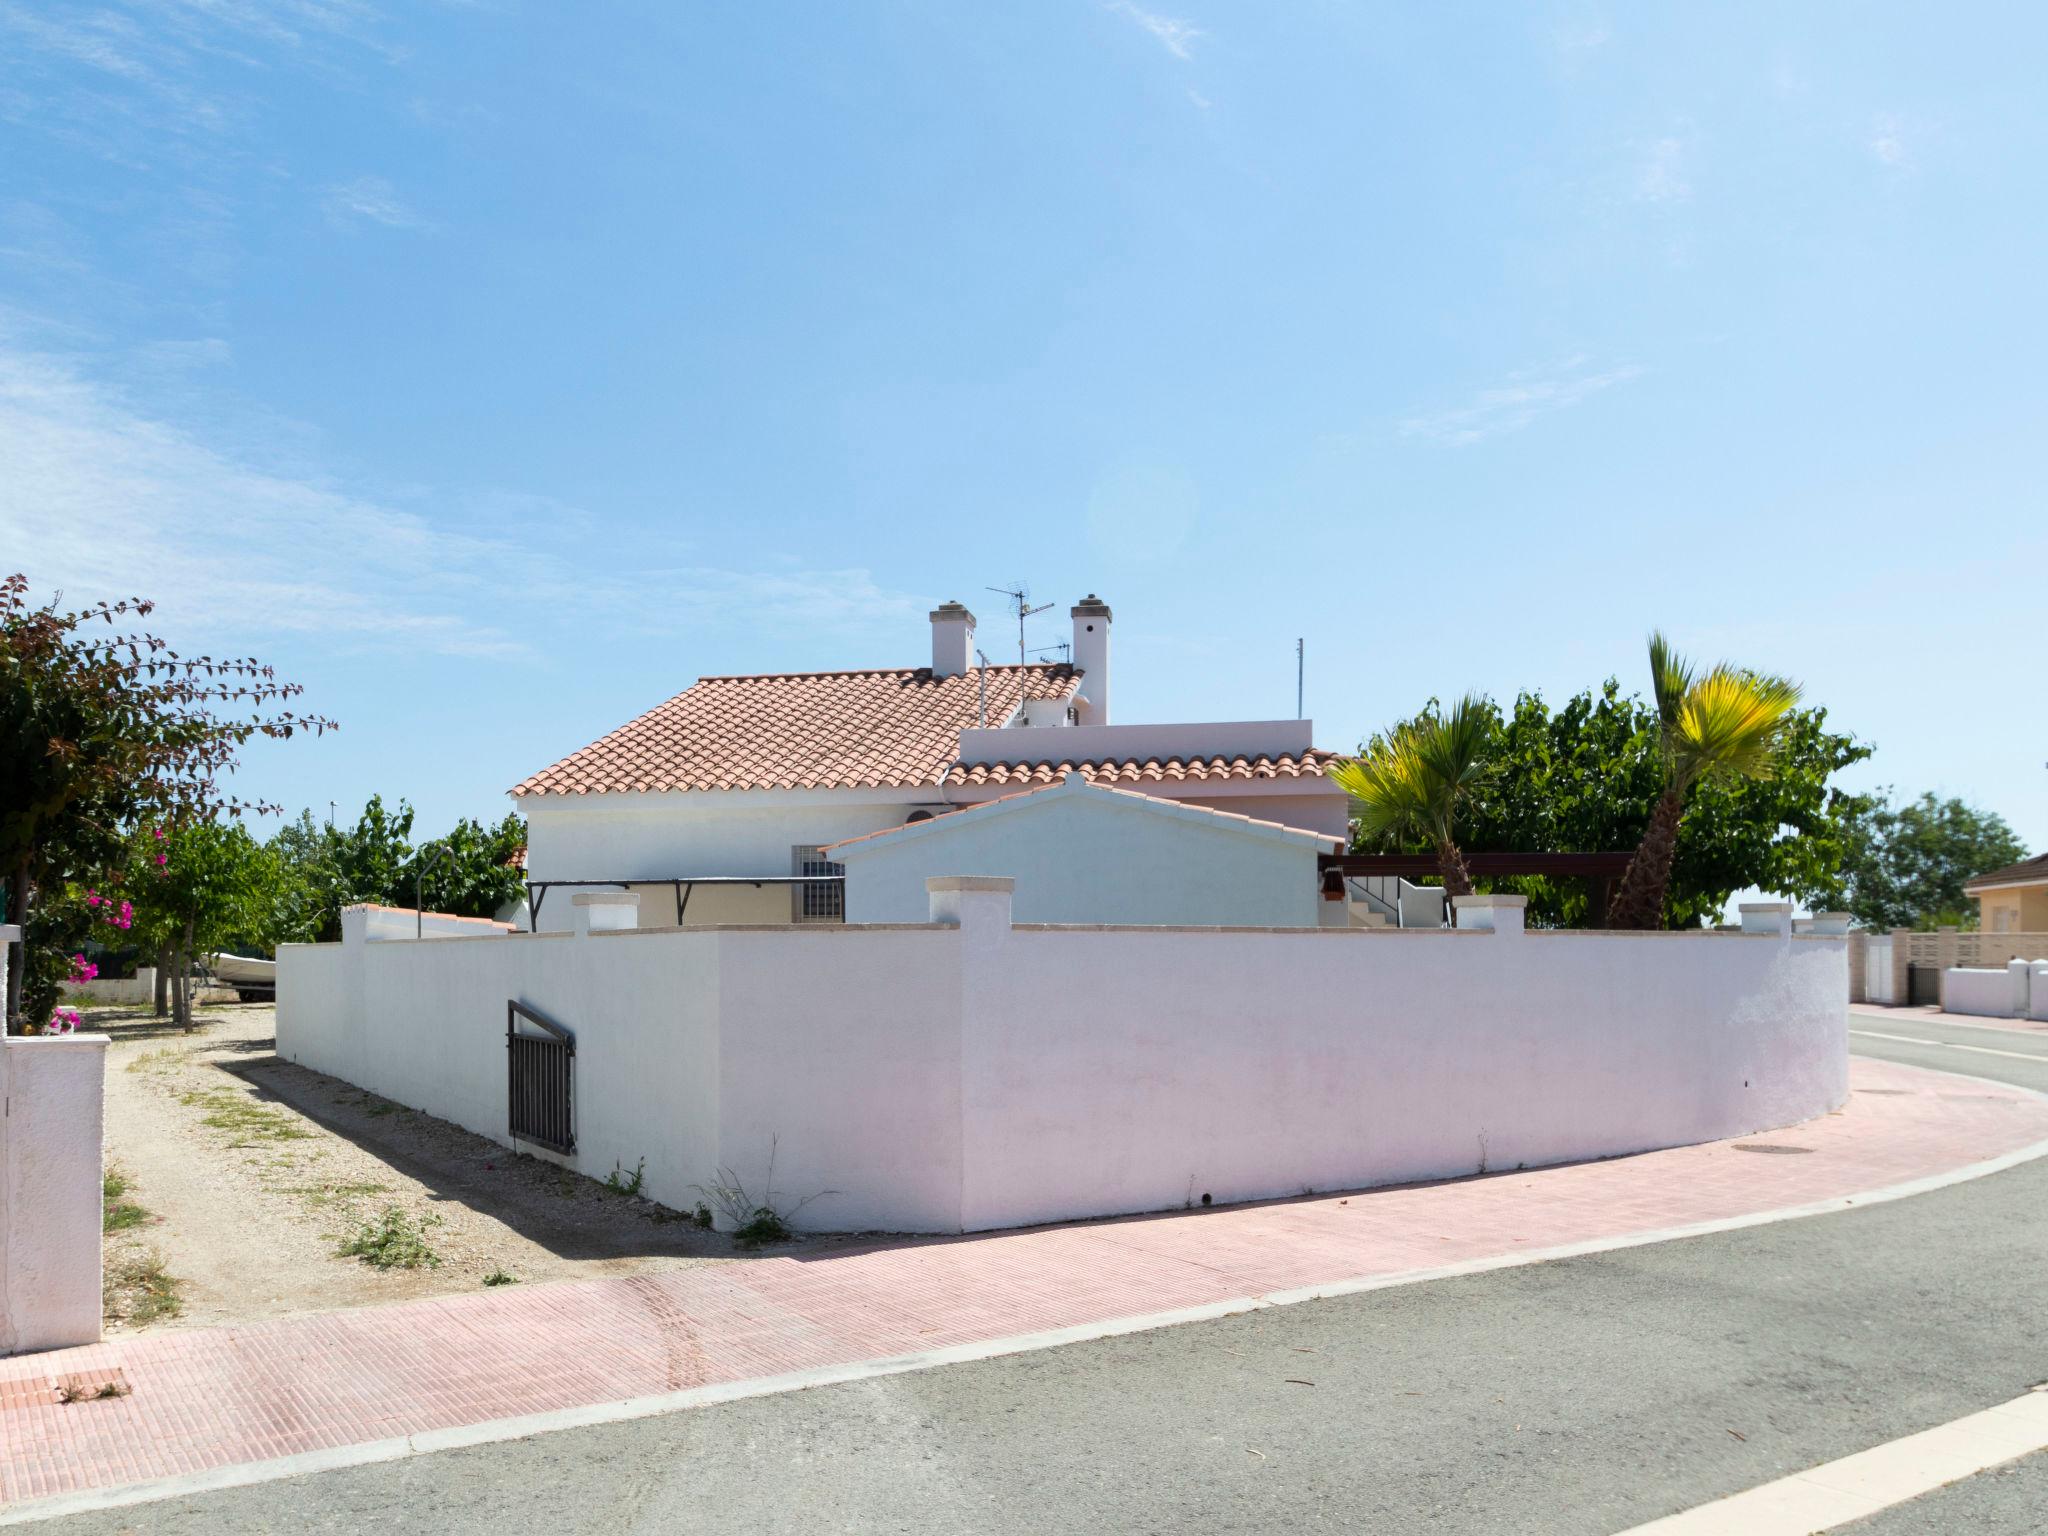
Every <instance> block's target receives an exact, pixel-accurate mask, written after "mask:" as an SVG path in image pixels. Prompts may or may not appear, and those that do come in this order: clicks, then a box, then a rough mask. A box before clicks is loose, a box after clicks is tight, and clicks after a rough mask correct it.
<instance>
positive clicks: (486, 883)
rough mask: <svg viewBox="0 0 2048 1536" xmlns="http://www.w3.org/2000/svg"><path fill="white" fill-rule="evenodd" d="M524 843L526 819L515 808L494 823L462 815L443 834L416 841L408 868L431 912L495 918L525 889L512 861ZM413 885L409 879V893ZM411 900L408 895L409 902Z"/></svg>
mask: <svg viewBox="0 0 2048 1536" xmlns="http://www.w3.org/2000/svg"><path fill="white" fill-rule="evenodd" d="M525 846H526V823H525V822H524V821H522V820H521V819H520V817H519V816H518V814H517V813H516V812H513V813H508V814H507V815H506V817H505V819H504V820H503V821H500V822H499V823H498V824H497V825H496V826H485V825H484V824H483V823H482V822H480V821H473V820H471V819H470V818H468V817H466V816H465V817H464V818H463V819H462V820H461V821H458V822H457V823H456V824H455V828H454V830H453V831H451V832H450V833H449V834H448V835H447V836H446V837H440V838H435V839H433V840H432V841H430V842H425V843H422V844H420V846H419V848H418V850H417V851H416V852H415V853H414V855H413V857H412V859H411V861H410V870H411V874H412V875H413V877H415V879H418V880H419V888H420V889H421V890H422V891H423V893H424V894H423V898H422V899H423V900H424V901H425V903H426V904H427V905H428V906H429V907H430V908H431V909H433V910H434V911H437V912H452V913H454V914H455V915H456V916H457V917H496V916H497V915H498V913H500V912H501V911H503V910H504V909H505V908H506V907H507V906H509V905H510V904H511V903H513V902H515V901H518V900H519V899H520V897H522V896H524V895H525V894H526V871H525V870H524V869H522V868H520V867H519V866H518V865H517V864H516V863H515V860H516V858H517V856H518V854H519V852H520V850H521V849H523V848H525ZM421 877H423V878H421ZM413 889H414V886H413V885H412V884H411V883H408V885H407V890H408V893H410V892H411V891H412V890H413ZM412 899H413V898H412V896H411V895H410V894H408V896H407V904H408V905H410V904H411V901H412Z"/></svg>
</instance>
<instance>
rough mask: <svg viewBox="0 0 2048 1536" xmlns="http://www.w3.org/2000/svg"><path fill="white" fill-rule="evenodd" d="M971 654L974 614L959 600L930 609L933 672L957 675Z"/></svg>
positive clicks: (935, 673)
mask: <svg viewBox="0 0 2048 1536" xmlns="http://www.w3.org/2000/svg"><path fill="white" fill-rule="evenodd" d="M973 655H974V615H973V614H971V613H969V612H968V611H967V609H966V606H965V605H964V604H961V603H941V604H939V606H938V607H936V608H934V609H933V610H932V676H933V677H958V676H959V675H960V674H961V673H962V672H965V671H966V670H967V663H968V661H969V660H970V659H971V658H972V657H973Z"/></svg>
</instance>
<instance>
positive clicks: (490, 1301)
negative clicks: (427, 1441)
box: [0, 1059, 2048, 1501]
mask: <svg viewBox="0 0 2048 1536" xmlns="http://www.w3.org/2000/svg"><path fill="white" fill-rule="evenodd" d="M1851 1074H1852V1083H1853V1085H1854V1088H1855V1090H1856V1091H1855V1092H1854V1093H1853V1094H1852V1096H1851V1099H1850V1102H1849V1105H1848V1107H1847V1108H1846V1109H1845V1110H1843V1111H1842V1112H1840V1113H1837V1114H1834V1115H1830V1116H1827V1117H1824V1118H1823V1119H1820V1120H1817V1121H1813V1122H1810V1123H1808V1124H1806V1125H1802V1126H1798V1127H1795V1128H1792V1129H1790V1130H1786V1131H1780V1132H1774V1133H1766V1134H1760V1135H1757V1136H1753V1137H1747V1138H1743V1139H1742V1140H1741V1141H1738V1142H1734V1143H1729V1142H1721V1143H1716V1144H1712V1145H1709V1146H1703V1147H1690V1148H1681V1149H1677V1150H1673V1151H1669V1152H1655V1153H1646V1154H1643V1155H1640V1156H1636V1157H1629V1158H1620V1159H1615V1160H1612V1161H1608V1162H1603V1163H1587V1164H1579V1165H1575V1166H1572V1167H1567V1168H1557V1169H1547V1170H1539V1171H1535V1172H1528V1173H1515V1174H1505V1175H1498V1176H1494V1177H1490V1178H1480V1179H1467V1180H1463V1181H1459V1182H1454V1183H1446V1184H1436V1185H1427V1186H1411V1187H1408V1188H1402V1189H1390V1190H1381V1191H1376V1192H1372V1193H1367V1194H1355V1195H1350V1196H1329V1197H1322V1198H1311V1199H1303V1200H1297V1201H1287V1202H1281V1203H1275V1204H1268V1205H1261V1206H1247V1207H1236V1208H1230V1209H1223V1210H1217V1211H1206V1212H1192V1213H1186V1214H1180V1213H1176V1214H1172V1215H1167V1216H1158V1217H1149V1218H1137V1219H1127V1220H1121V1221H1109V1222H1096V1223H1089V1224H1081V1225H1071V1226H1064V1227H1052V1228H1041V1229H1036V1230H1032V1231H1025V1232H1014V1233H1002V1234H995V1235H991V1236H983V1237H975V1238H962V1239H955V1240H950V1241H924V1242H901V1243H895V1244H878V1245H876V1246H873V1247H869V1248H862V1249H847V1248H835V1249H833V1250H832V1251H831V1252H830V1253H824V1252H820V1253H819V1254H818V1255H817V1256H816V1257H809V1256H806V1255H805V1253H804V1252H803V1250H801V1249H798V1250H796V1251H794V1252H793V1253H792V1254H790V1255H787V1256H780V1257H773V1258H766V1259H762V1260H759V1261H756V1262H751V1263H744V1264H733V1265H727V1266H720V1267H717V1268H710V1269H693V1270H681V1271H671V1272H666V1273H662V1274H657V1275H650V1276H637V1277H632V1278H627V1279H615V1280H598V1281H586V1282H576V1283H567V1284H558V1285H547V1286H530V1287H529V1286H520V1287H516V1288H511V1289H508V1290H496V1291H488V1292H480V1293H478V1294H476V1295H473V1296H459V1297H444V1298H438V1299H434V1300H428V1301H419V1302H409V1303H404V1304H400V1305H394V1306H387V1307H376V1308H359V1309H355V1310H352V1311H345V1312H334V1313H326V1314H321V1315H317V1316H307V1317H296V1318H287V1319H279V1320H274V1321H269V1322H264V1323H258V1324H250V1325H246V1326H240V1327H231V1328H217V1329H188V1330H184V1331H166V1332H161V1333H154V1334H144V1335H138V1336H134V1337H129V1338H123V1339H120V1340H117V1341H114V1342H111V1343H107V1344H101V1345H94V1346H91V1347H89V1348H83V1349H74V1350H64V1351H58V1352H54V1353H50V1354H44V1355H36V1356H30V1357H25V1358H21V1359H15V1360H5V1361H0V1500H5V1501H19V1500H28V1499H37V1498H42V1497H46V1496H50V1495H57V1494H63V1493H66V1492H73V1491H79V1490H85V1489H92V1488H106V1487H112V1486H116V1485H121V1484H129V1483H138V1482H144V1481H149V1480H154V1479H159V1478H164V1477H169V1476H174V1475H178V1474H190V1473H197V1472H204V1471H207V1470H210V1469H219V1468H225V1467H231V1466H235V1465H238V1464H242V1463H248V1462H257V1461H264V1460H270V1459H273V1458H283V1457H288V1456H298V1455H303V1454H305V1453H309V1452H320V1451H332V1450H336V1449H337V1448H343V1447H352V1446H362V1445H364V1444H365V1443H368V1442H380V1441H382V1442H391V1441H396V1442H399V1443H400V1444H401V1445H402V1444H403V1442H404V1439H405V1437H408V1436H415V1435H421V1434H426V1433H429V1432H433V1431H450V1430H459V1429H461V1428H462V1427H464V1426H472V1425H483V1424H487V1423H489V1422H490V1421H493V1420H501V1419H509V1418H516V1417H524V1416H531V1415H539V1414H548V1413H560V1412H562V1411H564V1410H576V1409H588V1410H592V1411H593V1412H594V1413H597V1414H600V1415H602V1414H603V1413H604V1412H606V1411H607V1408H608V1405H616V1404H621V1403H624V1402H627V1401H628V1400H633V1399H641V1400H647V1399H659V1398H660V1397H662V1396H663V1395H664V1394H671V1393H677V1392H683V1391H688V1390H691V1389H701V1388H715V1387H718V1386H720V1385H721V1384H732V1383H741V1382H746V1381H749V1380H754V1379H758V1378H764V1377H777V1376H789V1375H795V1374H798V1373H803V1372H815V1371H821V1370H825V1369H829V1368H832V1367H840V1366H846V1367H851V1366H853V1365H855V1364H856V1363H858V1362H863V1361H872V1360H877V1359H882V1358H887V1357H897V1356H914V1355H923V1354H927V1353H930V1352H934V1351H940V1350H947V1349H955V1350H957V1349H962V1348H980V1349H981V1350H982V1351H983V1352H989V1353H993V1352H997V1351H998V1350H999V1349H1000V1348H1001V1347H1002V1346H1001V1344H1000V1341H1004V1340H1009V1339H1014V1338H1016V1336H1019V1335H1031V1334H1043V1333H1048V1332H1051V1331H1053V1330H1060V1329H1088V1328H1091V1327H1092V1328H1098V1329H1099V1328H1101V1327H1103V1326H1104V1325H1109V1324H1114V1323H1116V1322H1118V1321H1119V1320H1129V1319H1143V1318H1146V1317H1149V1316H1150V1315H1152V1314H1158V1313H1164V1312H1172V1311H1175V1310H1183V1309H1194V1308H1200V1307H1204V1306H1209V1307H1228V1306H1230V1305H1232V1304H1243V1305H1249V1304H1253V1303H1254V1299H1256V1298H1268V1299H1280V1298H1278V1297H1277V1296H1276V1293H1283V1292H1290V1291H1308V1290H1313V1289H1315V1288H1318V1287H1332V1286H1340V1285H1345V1284H1347V1283H1348V1284H1351V1285H1357V1284H1359V1283H1361V1282H1364V1283H1394V1282H1397V1281H1398V1279H1399V1278H1400V1277H1401V1276H1403V1275H1415V1274H1418V1273H1420V1272H1428V1271H1435V1270H1440V1269H1443V1268H1445V1267H1448V1266H1454V1265H1460V1264H1468V1265H1483V1264H1487V1263H1500V1262H1515V1261H1516V1260H1517V1259H1518V1258H1519V1257H1520V1256H1523V1255H1530V1254H1537V1253H1542V1252H1546V1251H1549V1250H1554V1249H1558V1248H1562V1247H1565V1246H1568V1245H1573V1244H1599V1243H1603V1242H1604V1243H1614V1242H1618V1241H1627V1240H1629V1238H1630V1237H1631V1236H1632V1235H1635V1236H1638V1237H1640V1236H1641V1235H1643V1234H1648V1233H1653V1232H1663V1231H1668V1230H1669V1229H1672V1228H1684V1227H1692V1226H1696V1225H1699V1224H1704V1223H1712V1222H1717V1221H1722V1222H1727V1221H1739V1220H1741V1219H1743V1218H1754V1217H1757V1216H1760V1215H1763V1214H1765V1213H1768V1212H1772V1211H1777V1210H1782V1209H1786V1208H1790V1207H1800V1206H1807V1205H1813V1204H1818V1203H1821V1202H1826V1201H1830V1200H1840V1199H1843V1198H1844V1197H1850V1196H1856V1195H1859V1194H1862V1193H1865V1192H1873V1191H1877V1190H1881V1189H1884V1188H1887V1187H1891V1186H1897V1185H1900V1184H1904V1183H1908V1182H1911V1181H1916V1180H1921V1179H1927V1178H1932V1177H1937V1176H1940V1175H1943V1174H1946V1173H1950V1172H1952V1171H1954V1170H1956V1169H1958V1168H1961V1167H1964V1166H1967V1165H1970V1164H1974V1163H1979V1162H1983V1161H1987V1160H1990V1159H1993V1158H1998V1157H2002V1156H2006V1155H2009V1154H2012V1153H2015V1152H2018V1151H2020V1150H2022V1149H2025V1148H2029V1147H2033V1146H2035V1145H2036V1144H2038V1143H2041V1142H2043V1141H2048V1101H2044V1100H2042V1099H2040V1098H2037V1097H2034V1096H2032V1095H2029V1094H2026V1093H2024V1092H2022V1091H2021V1090H2018V1089H2013V1088H2006V1087H2002V1086H1999V1085H1995V1084H1984V1083H1978V1082H1973V1081H1967V1080H1961V1079H1958V1078H1955V1077H1952V1076H1948V1075H1945V1074H1941V1073H1933V1072H1926V1071H1922V1070H1919V1069H1917V1068H1912V1067H1905V1066H1897V1065H1892V1064H1888V1063H1881V1062H1875V1061H1870V1060H1862V1059H1859V1060H1856V1061H1854V1062H1853V1063H1852V1068H1851ZM1757 1146H1778V1147H1788V1148H1800V1149H1804V1150H1805V1152H1806V1153H1807V1155H1803V1156H1802V1155H1784V1156H1762V1155H1757V1154H1756V1153H1755V1152H1753V1151H1748V1150H1744V1149H1745V1148H1753V1147H1757ZM1137 1325H1139V1326H1142V1325H1143V1324H1142V1323H1138V1324H1137ZM110 1379H115V1380H118V1381H119V1382H120V1383H121V1384H122V1385H124V1386H125V1387H126V1388H127V1389H128V1390H127V1393H126V1395H124V1396H116V1397H110V1398H106V1399H94V1398H91V1397H90V1396H89V1393H90V1391H91V1389H92V1388H94V1387H95V1386H96V1385H97V1384H98V1383H100V1382H102V1381H107V1380H110ZM64 1385H68V1386H69V1387H70V1388H71V1389H72V1391H71V1393H70V1395H72V1396H74V1397H77V1396H80V1395H81V1391H82V1392H83V1393H84V1394H86V1396H85V1398H84V1400H79V1401H72V1402H69V1403H66V1402H63V1401H61V1400H60V1398H61V1396H63V1395H64V1394H63V1393H61V1392H60V1386H64ZM640 1406H641V1407H643V1408H646V1409H648V1410H649V1411H651V1410H652V1408H653V1407H654V1406H655V1405H654V1404H651V1403H646V1402H643V1403H642V1404H641V1405H640ZM481 1437H482V1436H481V1435H480V1438H481Z"/></svg>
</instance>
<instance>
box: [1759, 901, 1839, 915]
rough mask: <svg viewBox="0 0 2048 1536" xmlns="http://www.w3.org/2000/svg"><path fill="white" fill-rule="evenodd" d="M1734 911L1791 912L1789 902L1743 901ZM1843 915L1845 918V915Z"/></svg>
mask: <svg viewBox="0 0 2048 1536" xmlns="http://www.w3.org/2000/svg"><path fill="white" fill-rule="evenodd" d="M1735 910H1736V911H1738V912H1790V911H1791V910H1792V903H1791V902H1789V901H1745V902H1742V903H1740V904H1739V905H1738V906H1737V907H1736V908H1735ZM1818 915H1821V916H1827V915H1830V914H1825V913H1822V914H1818ZM1844 915H1845V916H1846V915H1847V914H1844Z"/></svg>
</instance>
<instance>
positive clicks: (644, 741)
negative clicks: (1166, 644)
mask: <svg viewBox="0 0 2048 1536" xmlns="http://www.w3.org/2000/svg"><path fill="white" fill-rule="evenodd" d="M987 673H988V718H989V720H990V721H991V722H992V723H998V724H999V723H1001V722H1002V721H1004V720H1007V719H1008V718H1009V717H1010V715H1011V714H1012V713H1013V712H1014V711H1015V710H1016V708H1017V706H1018V704H1019V703H1021V702H1022V701H1023V700H1025V699H1067V698H1071V697H1072V696H1073V693H1074V690H1075V689H1076V688H1077V687H1078V686H1079V685H1080V681H1081V674H1080V672H1079V671H1078V670H1077V669H1076V668H1074V667H1073V666H1071V665H1069V664H1067V663H1065V662H1045V663H1035V664H1033V665H1030V666H1004V667H989V668H988V669H987ZM980 709H981V669H979V668H976V669H973V670H970V671H967V672H963V673H960V674H958V675H957V676H954V677H940V678H935V677H933V676H932V672H931V668H929V667H915V668H907V667H906V668H895V669H886V670H877V671H866V672H778V673H769V674H765V675H760V676H753V677H700V678H698V679H697V682H696V685H695V686H694V687H691V688H688V689H685V690H684V691H683V692H681V693H679V694H677V695H676V696H675V697H674V698H672V699H670V700H669V701H668V702H667V703H665V704H661V705H657V706H656V707H655V708H653V709H650V710H649V711H648V712H647V713H646V714H644V715H642V716H640V718H639V719H637V720H633V721H629V722H628V723H627V724H625V725H622V726H620V727H619V728H618V729H617V730H616V731H613V732H612V733H611V734H610V735H609V736H605V737H602V738H601V739H599V740H597V741H594V742H592V743H591V744H590V745H589V746H587V747H585V748H584V749H583V750H582V751H580V752H574V753H571V754H570V755H569V756H568V757H565V758H563V759H562V760H561V761H560V762H559V763H556V764H555V765H554V766H553V767H551V768H544V769H542V770H541V771H540V772H539V773H536V774H534V775H533V776H532V777H531V778H529V779H527V780H525V781H524V782H523V783H521V784H519V785H518V786H516V787H515V788H514V789H513V791H512V793H513V794H515V795H548V794H555V795H603V794H621V793H626V792H630V791H635V790H652V791H665V790H688V789H874V788H884V787H887V788H897V787H903V786H907V785H914V784H932V783H935V782H936V781H937V778H938V774H939V770H940V769H942V768H943V767H945V765H946V764H947V763H948V762H950V761H951V760H952V758H953V756H954V754H955V753H956V752H958V751H959V749H960V732H961V731H963V730H965V729H968V728H971V727H972V726H974V725H976V724H978V723H979V720H980Z"/></svg>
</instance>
